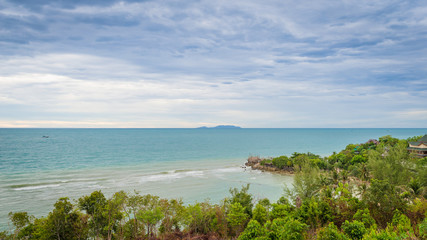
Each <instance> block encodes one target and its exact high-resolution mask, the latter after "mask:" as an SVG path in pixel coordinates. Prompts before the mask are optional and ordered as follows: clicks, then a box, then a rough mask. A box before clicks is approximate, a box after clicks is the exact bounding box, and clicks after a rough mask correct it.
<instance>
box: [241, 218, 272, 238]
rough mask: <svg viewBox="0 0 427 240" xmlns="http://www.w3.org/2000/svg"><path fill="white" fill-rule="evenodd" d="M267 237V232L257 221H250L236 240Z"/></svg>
mask: <svg viewBox="0 0 427 240" xmlns="http://www.w3.org/2000/svg"><path fill="white" fill-rule="evenodd" d="M265 235H267V230H266V229H265V228H264V227H262V226H261V224H259V222H258V221H257V220H251V221H250V222H249V223H248V226H247V227H246V228H245V230H244V231H243V232H242V233H241V234H240V236H239V238H238V240H252V239H256V238H259V237H263V236H265Z"/></svg>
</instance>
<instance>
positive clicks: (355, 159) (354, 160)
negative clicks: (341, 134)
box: [350, 155, 368, 165]
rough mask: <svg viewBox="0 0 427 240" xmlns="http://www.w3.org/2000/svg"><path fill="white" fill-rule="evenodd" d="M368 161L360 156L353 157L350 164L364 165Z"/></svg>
mask: <svg viewBox="0 0 427 240" xmlns="http://www.w3.org/2000/svg"><path fill="white" fill-rule="evenodd" d="M367 161H368V159H366V158H365V157H363V156H362V155H355V156H354V157H353V158H352V159H351V161H350V163H351V164H352V165H354V164H358V163H365V162H367Z"/></svg>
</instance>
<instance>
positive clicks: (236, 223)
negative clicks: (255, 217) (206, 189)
mask: <svg viewBox="0 0 427 240" xmlns="http://www.w3.org/2000/svg"><path fill="white" fill-rule="evenodd" d="M248 219H249V215H248V214H247V213H246V211H245V208H244V207H243V206H242V205H241V204H240V203H239V202H235V203H232V204H231V205H230V209H229V211H228V214H227V221H228V223H229V224H230V227H231V231H232V233H234V236H238V235H239V233H240V232H242V230H243V229H244V227H245V224H246V223H247V221H248Z"/></svg>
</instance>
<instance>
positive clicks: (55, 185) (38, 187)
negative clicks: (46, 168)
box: [14, 184, 61, 191]
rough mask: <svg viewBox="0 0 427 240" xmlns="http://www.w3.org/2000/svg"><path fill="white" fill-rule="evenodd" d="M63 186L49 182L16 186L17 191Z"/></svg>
mask: <svg viewBox="0 0 427 240" xmlns="http://www.w3.org/2000/svg"><path fill="white" fill-rule="evenodd" d="M59 186H61V185H60V184H49V185H40V186H28V187H20V188H15V189H14V190H15V191H28V190H36V189H43V188H55V187H59Z"/></svg>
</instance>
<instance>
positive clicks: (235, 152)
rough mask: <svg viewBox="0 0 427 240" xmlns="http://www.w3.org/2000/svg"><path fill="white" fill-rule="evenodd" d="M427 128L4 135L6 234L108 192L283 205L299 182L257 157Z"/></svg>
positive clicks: (326, 149)
mask: <svg viewBox="0 0 427 240" xmlns="http://www.w3.org/2000/svg"><path fill="white" fill-rule="evenodd" d="M426 133H427V128H236V129H234V128H233V129H211V128H208V129H200V128H0V173H1V174H0V229H7V228H8V225H7V223H8V216H7V215H8V213H9V212H11V211H12V212H16V211H26V212H28V213H29V214H30V215H35V216H36V217H40V216H46V215H47V214H48V213H49V211H51V210H52V209H53V204H54V203H55V202H56V201H57V200H58V198H60V197H69V198H70V199H71V200H74V199H78V198H79V197H81V196H83V195H87V194H90V193H91V192H93V191H96V190H101V191H102V192H104V193H105V194H106V196H107V197H110V196H111V194H112V193H114V192H117V191H120V190H124V191H126V192H128V193H133V191H138V192H140V194H154V195H158V196H160V197H162V198H182V199H183V201H184V202H185V203H187V204H188V203H194V202H200V201H205V200H209V201H210V202H212V203H219V201H220V200H222V199H223V198H225V197H228V196H229V193H228V190H229V189H230V188H235V187H236V188H240V187H241V186H244V185H246V184H250V193H252V194H253V195H254V198H255V199H262V198H269V199H270V200H272V201H275V200H277V199H278V198H280V196H282V195H283V188H284V186H285V185H286V186H289V187H290V186H291V185H292V181H293V178H292V176H287V175H279V174H272V173H265V172H260V171H252V170H250V169H245V168H243V167H242V165H244V163H245V162H246V160H247V158H248V157H249V156H261V157H275V156H280V155H290V154H292V153H293V152H312V153H314V154H318V155H321V156H328V155H330V154H332V153H333V152H338V151H340V150H342V149H343V148H345V146H346V145H347V144H350V143H363V142H366V141H368V140H369V139H378V138H379V137H381V136H385V135H391V136H393V137H396V138H403V139H406V138H408V137H412V136H419V135H424V134H426Z"/></svg>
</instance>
